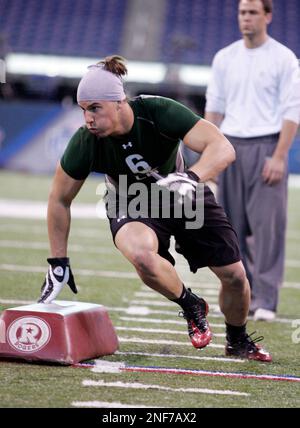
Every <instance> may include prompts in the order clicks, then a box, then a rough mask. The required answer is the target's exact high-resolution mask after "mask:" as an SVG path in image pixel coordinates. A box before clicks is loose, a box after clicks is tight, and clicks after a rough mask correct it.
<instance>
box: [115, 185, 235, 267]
mask: <svg viewBox="0 0 300 428" xmlns="http://www.w3.org/2000/svg"><path fill="white" fill-rule="evenodd" d="M108 218H109V217H108ZM132 221H138V222H141V223H144V224H146V225H147V226H148V227H150V228H151V229H152V230H154V232H155V233H156V235H157V238H158V241H159V249H158V253H159V255H160V256H161V257H164V258H165V259H167V260H168V261H169V262H171V263H172V264H173V265H175V260H174V258H173V257H172V255H171V254H170V252H169V247H170V238H171V236H174V238H175V243H176V245H175V249H176V251H177V252H178V253H179V254H182V255H183V256H184V257H185V259H186V260H187V261H188V263H189V266H190V270H191V271H192V272H193V273H195V272H197V269H199V268H202V267H205V266H212V267H213V266H226V265H229V264H232V263H236V262H238V261H240V259H241V256H240V251H239V245H238V239H237V235H236V233H235V231H234V229H233V227H232V226H231V224H230V222H229V220H228V218H227V216H226V214H225V212H224V210H223V208H222V207H221V206H220V205H218V204H217V202H216V200H215V197H214V195H213V193H212V192H211V190H210V189H209V187H207V186H205V191H204V223H203V226H202V227H201V228H198V229H188V228H186V219H184V218H143V217H139V218H130V217H128V216H124V215H123V216H122V215H120V216H119V217H118V218H109V222H110V229H111V232H112V236H113V240H115V236H116V234H117V232H118V230H119V229H120V228H121V227H122V226H123V225H124V224H126V223H129V222H132Z"/></svg>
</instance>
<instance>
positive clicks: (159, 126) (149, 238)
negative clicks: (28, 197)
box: [39, 56, 272, 362]
mask: <svg viewBox="0 0 300 428" xmlns="http://www.w3.org/2000/svg"><path fill="white" fill-rule="evenodd" d="M126 73H127V69H126V66H125V64H124V61H123V59H122V58H121V57H118V56H113V57H107V58H106V59H105V60H104V61H102V62H100V63H99V64H95V65H93V66H90V67H89V70H88V72H87V73H86V74H85V75H84V76H83V78H82V79H81V81H80V83H79V86H78V90H77V102H78V104H79V106H80V107H81V109H82V111H83V114H84V118H85V123H86V126H83V127H81V128H79V129H78V131H77V132H76V133H75V134H74V136H73V137H72V139H71V140H70V142H69V144H68V146H67V148H66V150H65V152H64V154H63V156H62V159H61V161H60V162H59V164H58V166H57V170H56V173H55V177H54V182H53V187H52V190H51V193H50V196H49V202H48V232H49V240H50V247H51V258H48V263H49V268H48V273H47V275H46V279H45V282H44V285H43V288H42V295H41V298H40V300H39V302H44V303H49V302H51V301H52V300H53V299H55V298H56V296H57V295H58V294H59V292H60V290H61V289H62V287H63V286H64V285H65V284H69V286H70V287H71V289H72V290H73V291H74V292H76V286H75V282H74V278H73V275H72V272H71V268H70V263H69V258H68V257H67V246H68V235H69V230H70V221H71V217H70V205H71V203H72V200H73V199H74V198H75V196H76V194H77V193H78V192H79V190H80V188H81V186H82V185H83V183H84V181H85V179H86V178H87V177H88V175H89V174H90V172H92V171H95V172H101V173H105V174H106V178H107V180H108V181H109V185H108V189H110V192H109V194H108V198H107V199H106V202H107V206H109V205H113V207H112V208H114V209H108V211H107V215H108V218H109V221H110V228H111V232H112V236H113V240H114V243H115V245H116V247H117V248H118V249H119V250H120V252H121V253H122V254H123V255H124V257H126V258H127V259H128V260H129V261H130V262H131V263H132V264H133V266H134V267H135V269H136V271H137V273H138V275H139V276H140V278H141V279H142V281H143V282H144V283H145V284H146V285H148V286H149V287H151V288H152V289H154V290H156V291H157V292H159V293H160V294H162V295H163V296H165V297H166V298H167V299H170V300H172V301H173V302H174V303H177V304H178V305H179V306H180V307H181V308H182V310H183V316H184V318H185V319H186V320H187V326H188V334H189V336H190V340H191V342H192V345H193V346H194V347H196V348H204V347H205V346H207V345H208V344H209V342H210V341H211V338H212V333H211V330H210V327H209V324H208V322H207V319H206V316H207V313H208V305H207V303H206V302H205V300H204V299H202V298H200V297H198V296H197V295H195V294H194V293H192V292H191V290H190V289H186V288H185V286H184V285H183V282H182V280H181V278H180V277H179V275H178V273H177V271H176V270H175V268H174V265H175V261H174V259H173V257H172V255H171V254H170V253H169V251H168V250H169V245H170V237H171V236H172V235H173V236H174V237H175V240H176V243H177V248H178V249H179V250H178V251H180V253H181V254H183V256H184V257H185V258H186V260H187V261H188V263H189V266H190V269H191V271H192V272H194V273H195V272H196V271H197V269H198V268H200V267H203V266H208V267H209V268H210V269H211V270H212V271H213V272H214V273H215V275H216V276H217V277H218V278H219V280H220V282H221V290H220V307H221V310H222V312H223V313H224V315H225V321H226V331H227V345H226V354H227V355H229V356H234V357H235V356H236V357H242V358H246V359H251V360H258V361H267V362H268V361H271V359H272V358H271V356H270V354H269V353H268V352H266V351H264V350H263V349H262V348H261V347H260V346H259V345H257V343H256V342H257V341H258V340H259V338H258V339H256V340H255V339H252V338H251V337H250V335H248V334H247V332H246V320H247V314H248V310H249V303H250V287H249V283H248V280H247V278H246V274H245V270H244V267H243V264H242V262H241V261H240V254H239V248H238V243H237V238H236V234H235V232H234V230H233V229H232V227H231V225H230V223H229V222H228V219H227V217H226V215H225V213H224V211H223V209H222V208H221V207H220V206H218V205H217V203H216V201H215V199H214V196H213V194H212V193H211V191H210V190H209V188H208V187H207V186H205V189H204V222H203V226H202V227H201V225H200V226H199V227H197V228H195V229H188V228H187V227H186V218H184V217H183V216H182V217H180V216H179V217H178V216H177V217H175V216H174V215H172V214H171V215H163V214H161V213H160V215H159V216H152V215H150V214H151V213H148V212H145V215H139V216H136V215H135V214H136V213H133V212H131V211H130V209H129V208H130V206H131V202H132V197H131V198H130V195H132V193H131V191H129V188H128V190H127V188H126V186H125V187H124V183H123V182H125V181H126V183H128V184H129V183H132V185H135V186H137V185H138V184H139V188H141V187H142V186H141V184H143V186H144V187H143V188H144V192H145V198H144V200H143V203H144V202H147V201H148V198H149V196H150V199H151V203H152V196H153V195H154V192H155V188H156V189H157V185H156V184H158V185H160V186H161V187H162V188H165V189H167V190H169V191H170V192H167V193H168V195H175V194H176V195H177V196H180V197H181V198H183V200H182V199H180V200H181V202H184V204H185V203H187V198H188V197H189V198H190V200H191V201H192V202H193V203H195V204H196V203H197V200H196V199H195V195H196V194H197V191H198V183H199V181H200V177H201V181H203V182H205V181H206V180H208V179H209V178H211V177H213V176H215V175H216V174H219V173H220V172H221V171H222V170H223V169H224V168H226V167H227V166H228V165H229V164H230V163H231V162H232V161H233V160H234V158H235V153H234V149H233V147H232V145H231V144H230V142H229V141H228V140H227V139H226V138H225V137H224V135H223V134H222V133H221V132H220V131H219V130H218V128H217V127H216V126H214V125H213V124H211V123H210V122H208V121H206V120H202V119H201V118H200V117H199V116H197V115H196V114H194V113H193V112H192V111H191V110H189V109H188V108H186V107H185V106H183V105H182V104H179V103H177V102H175V101H173V100H171V99H167V98H162V97H149V96H140V97H137V98H135V99H133V100H127V98H126V95H125V93H124V88H123V83H122V79H121V77H122V76H123V75H124V74H126ZM181 140H182V141H183V142H184V144H186V145H187V146H188V147H190V148H191V149H192V150H195V151H198V152H199V153H200V152H202V156H201V159H200V160H199V161H198V162H196V163H195V165H193V166H192V167H191V168H190V169H189V170H184V165H183V162H182V157H181V155H180V151H179V145H180V141H181ZM154 171H155V172H154ZM158 174H162V175H164V176H165V178H159V180H158V181H157V182H156V179H157V177H158ZM153 175H154V176H155V178H156V179H154V178H153ZM155 183H156V184H155ZM113 185H114V186H113ZM112 186H113V189H114V190H115V191H111V187H112ZM153 186H155V188H154V187H153ZM203 187H204V185H203ZM131 190H132V188H131ZM148 192H149V193H148ZM152 192H153V193H152ZM124 193H125V197H124ZM177 196H176V198H177ZM114 197H116V198H115V200H114V201H113V203H112V201H111V199H114ZM124 199H125V201H127V202H126V205H125V206H124ZM163 200H164V199H163ZM120 201H121V202H122V206H121V205H120ZM143 203H142V202H141V204H143ZM151 205H152V204H151ZM169 206H170V209H171V212H173V209H174V211H175V208H176V206H175V204H174V203H173V202H170V205H169ZM202 207H203V199H202ZM110 208H111V207H110ZM127 208H128V210H127ZM177 208H178V207H177ZM199 208H200V207H199ZM148 214H149V215H148Z"/></svg>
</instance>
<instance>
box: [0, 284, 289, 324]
mask: <svg viewBox="0 0 300 428" xmlns="http://www.w3.org/2000/svg"><path fill="white" fill-rule="evenodd" d="M77 288H78V286H77ZM74 301H75V300H74ZM33 303H36V300H15V299H0V304H2V305H31V304H33ZM106 309H107V310H108V311H111V312H125V313H126V314H128V315H154V314H157V315H171V316H176V312H172V311H156V310H151V309H149V308H147V307H144V306H141V307H136V306H133V307H130V308H120V307H117V306H106ZM209 317H211V318H223V315H219V314H211V313H210V314H209ZM138 319H139V318H136V319H135V320H138ZM249 319H253V318H252V317H249ZM150 321H152V319H151V318H149V322H150ZM174 321H175V320H174ZM168 322H169V321H168ZM272 322H278V323H281V324H290V325H292V322H293V319H288V318H276V319H275V320H274V321H272ZM209 325H210V326H211V327H214V326H215V327H221V325H217V324H215V325H214V324H212V323H209Z"/></svg>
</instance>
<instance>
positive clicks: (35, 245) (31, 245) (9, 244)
mask: <svg viewBox="0 0 300 428" xmlns="http://www.w3.org/2000/svg"><path fill="white" fill-rule="evenodd" d="M0 247H1V248H19V249H24V250H27V249H31V250H47V251H49V243H48V242H36V241H31V242H29V241H12V240H0ZM68 249H69V251H73V252H74V253H92V254H94V253H95V254H97V253H99V254H118V250H116V249H114V248H113V247H112V246H110V247H109V248H107V247H103V246H102V244H101V245H100V244H99V246H98V247H91V246H88V245H86V246H83V245H74V244H69V245H68Z"/></svg>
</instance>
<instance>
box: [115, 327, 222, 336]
mask: <svg viewBox="0 0 300 428" xmlns="http://www.w3.org/2000/svg"><path fill="white" fill-rule="evenodd" d="M115 329H116V330H119V331H135V332H139V333H155V334H159V333H166V334H177V335H180V334H181V335H183V336H186V331H180V330H167V329H163V328H142V327H124V326H115ZM213 335H214V336H215V337H225V336H226V335H225V333H214V334H213Z"/></svg>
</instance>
